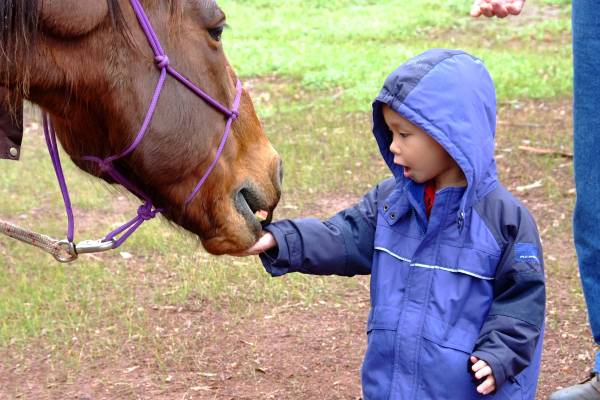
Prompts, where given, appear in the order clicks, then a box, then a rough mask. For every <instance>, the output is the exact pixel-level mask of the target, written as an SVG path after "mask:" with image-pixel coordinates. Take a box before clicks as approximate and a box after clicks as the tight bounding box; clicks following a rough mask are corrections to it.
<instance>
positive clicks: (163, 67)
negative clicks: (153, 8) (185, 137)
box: [43, 0, 242, 261]
mask: <svg viewBox="0 0 600 400" xmlns="http://www.w3.org/2000/svg"><path fill="white" fill-rule="evenodd" d="M130 3H131V7H132V8H133V11H134V12H135V15H136V17H137V20H138V22H139V24H140V26H141V28H142V30H143V31H144V34H145V35H146V38H147V40H148V43H149V44H150V47H151V48H152V52H153V53H154V62H155V64H156V67H157V68H158V69H159V70H160V77H159V78H158V83H157V85H156V89H155V90H154V95H153V96H152V101H151V102H150V106H149V107H148V112H147V113H146V117H145V118H144V121H143V123H142V126H141V127H140V130H139V131H138V133H137V135H136V137H135V140H134V141H133V142H132V143H131V145H130V146H129V147H128V148H127V149H125V150H124V151H123V152H122V153H120V154H118V155H113V156H110V157H107V158H104V159H102V158H99V157H96V156H85V157H83V158H82V159H83V160H86V161H93V162H95V163H97V164H98V165H99V166H100V168H101V170H102V171H103V172H105V173H107V174H108V175H109V176H111V177H112V178H113V179H114V180H115V182H117V183H119V184H121V185H122V186H123V187H125V188H126V189H127V190H129V191H130V192H131V193H133V194H134V195H136V196H137V197H138V198H140V199H141V200H143V201H144V204H142V205H141V206H140V207H139V208H138V212H137V215H136V216H135V217H134V218H132V219H131V220H130V221H129V222H127V223H125V224H124V225H122V226H121V227H119V228H117V229H115V230H114V231H112V232H110V233H109V234H108V235H106V237H104V239H101V240H99V241H85V242H81V243H79V244H77V245H75V244H74V243H73V239H74V230H75V222H74V218H73V208H72V206H71V199H70V197H69V191H68V189H67V183H66V180H65V177H64V173H63V170H62V166H61V162H60V156H59V152H58V145H57V142H56V132H55V131H54V127H53V126H52V123H51V121H50V118H49V117H48V115H47V114H46V113H43V124H44V136H45V138H46V144H47V146H48V152H49V153H50V158H51V159H52V165H53V166H54V171H55V172H56V177H57V179H58V183H59V185H60V189H61V192H62V196H63V201H64V203H65V210H66V213H67V219H68V228H67V240H68V243H65V244H67V245H69V247H70V252H71V255H72V256H73V258H72V259H70V260H67V261H72V260H74V259H75V258H76V257H77V254H80V253H93V252H98V251H106V250H110V249H116V248H117V247H119V246H121V245H122V244H123V243H124V242H125V240H127V238H128V237H129V236H131V234H133V232H135V231H136V230H137V229H138V228H139V227H140V225H141V224H142V223H143V222H144V221H147V220H150V219H152V218H154V217H155V216H156V214H158V213H160V212H162V211H163V209H161V208H156V207H155V206H154V205H153V204H152V200H151V199H150V197H149V196H148V195H146V194H145V193H144V192H143V191H142V190H140V189H139V188H138V187H137V186H136V185H134V184H133V183H132V182H131V181H129V180H128V179H126V178H125V177H124V176H123V175H122V174H121V173H119V171H117V170H116V169H115V167H114V166H113V162H115V161H116V160H119V159H121V158H123V157H126V156H128V155H130V154H131V153H132V152H133V151H134V150H135V149H136V148H137V146H138V145H139V144H140V142H141V141H142V139H143V138H144V135H145V134H146V132H147V130H148V127H149V125H150V123H151V121H152V117H153V116H154V111H155V110H156V105H157V103H158V99H159V97H160V94H161V92H162V89H163V86H164V83H165V80H166V77H167V74H169V75H171V76H172V77H173V78H175V79H176V80H178V81H179V82H181V83H182V84H183V85H184V86H185V87H187V88H188V89H189V90H191V91H192V92H193V93H194V94H196V95H197V96H198V97H200V98H201V99H202V100H204V101H205V102H206V103H208V104H209V105H210V106H212V107H213V108H215V109H216V110H218V111H219V112H221V113H223V114H224V115H225V117H226V118H227V123H226V124H225V131H224V133H223V137H222V138H221V142H220V144H219V147H218V148H217V152H216V154H215V157H214V159H213V161H212V163H211V164H210V166H209V167H208V169H207V170H206V171H205V172H204V175H203V176H202V178H201V179H200V180H199V181H198V183H197V184H196V186H195V187H194V189H193V190H192V191H191V193H190V194H189V196H188V197H187V199H186V201H185V205H184V207H186V208H187V206H188V205H189V204H190V203H191V202H192V200H193V199H194V198H195V197H196V195H197V194H198V192H199V191H200V189H201V188H202V185H203V184H204V182H206V179H207V178H208V176H209V175H210V174H211V172H212V171H213V169H214V168H215V166H216V165H217V162H218V160H219V158H220V156H221V153H222V152H223V148H224V147H225V143H226V142H227V138H228V137H229V133H230V132H231V124H232V123H233V121H234V120H236V119H237V117H238V116H239V113H238V108H239V105H240V99H241V95H242V84H241V82H240V81H239V80H238V81H237V83H236V95H235V99H234V101H233V106H232V108H231V110H230V109H228V108H227V107H225V106H223V105H221V104H220V103H219V102H217V101H216V100H214V99H213V98H212V97H210V96H209V95H208V94H206V93H205V92H204V91H203V90H202V89H200V88H198V87H197V86H196V85H194V84H193V83H192V82H191V81H190V80H189V79H187V78H186V77H184V76H183V75H181V74H180V73H179V72H177V71H176V70H175V69H174V68H173V67H171V66H170V64H169V57H168V56H167V55H166V54H165V52H164V50H163V48H162V46H161V45H160V41H159V40H158V37H157V36H156V33H155V32H154V29H153V28H152V25H151V24H150V20H149V19H148V17H147V15H146V13H145V11H144V8H143V7H142V5H141V4H140V2H139V0H130ZM119 235H121V236H120V237H118V238H117V236H119ZM61 261H64V260H61Z"/></svg>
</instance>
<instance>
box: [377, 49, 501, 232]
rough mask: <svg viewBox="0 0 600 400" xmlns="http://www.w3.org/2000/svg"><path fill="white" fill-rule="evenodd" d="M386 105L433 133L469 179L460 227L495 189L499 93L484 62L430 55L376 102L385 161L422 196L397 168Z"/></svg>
mask: <svg viewBox="0 0 600 400" xmlns="http://www.w3.org/2000/svg"><path fill="white" fill-rule="evenodd" d="M384 104H387V105H388V106H389V107H391V108H392V109H393V110H394V111H395V112H397V113H398V114H400V115H401V116H402V117H403V118H405V119H407V120H409V121H410V122H412V123H413V124H414V125H416V126H418V127H419V128H421V129H422V130H423V131H425V132H426V133H427V134H429V135H430V136H431V137H432V138H433V139H434V140H436V141H437V142H438V143H439V144H440V145H441V146H442V147H443V148H444V149H445V150H446V151H447V152H448V153H449V154H450V156H451V157H452V158H453V159H454V160H455V161H456V163H457V164H458V166H459V167H460V168H461V169H462V171H463V173H464V174H465V177H466V179H467V188H466V189H465V191H464V195H463V197H462V199H461V202H460V206H459V211H458V222H459V226H462V222H463V221H464V218H465V213H466V212H468V210H469V209H470V207H471V206H472V205H473V204H474V203H475V202H476V201H477V200H479V199H480V198H481V197H483V196H485V195H486V194H487V193H489V192H490V191H491V190H493V189H494V188H495V187H496V185H497V174H496V163H495V160H494V135H495V130H496V93H495V89H494V83H493V81H492V78H491V77H490V75H489V73H488V71H487V70H486V68H485V66H484V65H483V62H482V61H481V60H479V59H478V58H476V57H473V56H471V55H470V54H467V53H465V52H463V51H459V50H448V49H432V50H428V51H426V52H424V53H422V54H420V55H418V56H416V57H414V58H412V59H411V60H409V61H408V62H406V63H404V64H402V65H401V66H400V67H398V68H397V69H396V70H395V71H393V72H392V73H391V74H390V75H389V76H388V77H387V79H386V80H385V83H384V86H383V89H381V92H380V93H379V96H377V98H376V99H375V101H374V102H373V133H374V135H375V138H376V140H377V143H378V145H379V149H380V151H381V154H382V155H383V158H384V160H385V162H386V163H387V165H388V167H389V168H390V170H391V171H392V173H393V174H394V176H395V178H396V182H397V183H398V184H400V185H402V187H404V188H406V189H407V190H408V191H409V192H411V193H415V191H416V192H420V191H421V190H422V185H419V184H417V183H416V182H414V181H412V180H410V179H409V178H405V177H404V174H403V168H402V167H401V166H399V165H396V164H394V155H393V154H392V153H391V151H390V145H391V143H392V136H391V134H390V131H389V129H388V127H387V125H386V123H385V120H384V119H383V105H384Z"/></svg>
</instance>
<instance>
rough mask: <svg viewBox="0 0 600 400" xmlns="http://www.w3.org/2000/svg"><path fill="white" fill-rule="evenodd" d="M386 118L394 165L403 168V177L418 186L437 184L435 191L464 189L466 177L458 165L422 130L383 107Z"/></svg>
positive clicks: (385, 106) (388, 108)
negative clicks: (451, 187)
mask: <svg viewBox="0 0 600 400" xmlns="http://www.w3.org/2000/svg"><path fill="white" fill-rule="evenodd" d="M383 118H384V119H385V123H386V124H387V126H388V128H389V130H390V132H392V144H391V145H390V151H391V152H392V154H394V164H396V165H400V166H402V167H404V176H405V177H406V178H410V179H412V180H413V181H415V182H417V183H425V182H428V181H430V180H433V181H434V184H435V187H436V189H441V188H443V187H446V186H465V185H466V183H467V182H466V179H465V176H464V174H463V172H462V170H461V169H460V167H459V166H458V164H456V161H454V159H453V158H452V157H450V155H449V154H448V153H447V152H446V150H444V148H443V147H442V146H440V144H439V143H438V142H436V141H435V140H434V139H432V138H431V137H430V136H429V135H428V134H427V133H425V132H424V131H423V130H422V129H420V128H418V127H417V126H415V125H413V124H412V123H410V122H409V121H408V120H406V119H405V118H403V117H401V116H400V115H399V114H398V113H397V112H395V111H394V110H392V109H391V108H390V107H389V106H388V105H386V104H384V106H383Z"/></svg>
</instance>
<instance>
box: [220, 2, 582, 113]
mask: <svg viewBox="0 0 600 400" xmlns="http://www.w3.org/2000/svg"><path fill="white" fill-rule="evenodd" d="M469 3H470V2H468V1H465V0H446V1H435V0H428V1H421V0H411V1H402V2H399V1H391V0H387V1H377V2H375V1H351V0H339V1H329V2H315V1H310V2H302V1H291V2H286V3H285V4H283V3H281V2H278V1H274V0H273V1H258V2H257V1H248V2H239V1H223V2H221V6H222V8H223V9H224V10H226V12H227V14H228V18H229V23H230V25H231V26H232V29H231V30H230V31H229V32H227V33H226V35H225V44H226V49H227V53H228V55H229V57H230V59H231V61H232V63H233V65H234V66H235V67H236V68H237V70H238V71H239V72H240V73H241V75H243V76H268V75H275V76H278V77H281V78H288V79H293V80H297V81H298V82H300V83H301V85H302V86H303V87H305V88H307V89H308V90H330V91H332V92H335V93H338V92H340V91H341V92H342V95H341V97H342V100H343V101H342V107H343V108H344V109H345V111H357V110H365V109H367V107H368V104H369V102H370V101H371V100H372V99H373V98H374V96H375V95H376V94H377V92H378V89H379V87H380V85H381V83H382V82H383V80H384V79H385V77H386V76H387V74H388V73H389V72H391V71H392V70H393V69H395V68H396V67H397V66H398V65H399V64H400V63H402V62H404V61H406V60H407V59H408V58H410V57H412V56H414V55H417V54H418V53H420V52H422V51H424V50H426V49H427V48H431V47H451V48H461V49H464V50H466V51H468V52H471V53H472V54H474V55H476V56H479V57H481V58H482V59H483V60H484V61H485V62H486V64H487V65H488V67H489V69H490V71H491V74H492V76H493V77H494V79H495V80H496V82H498V88H497V90H498V97H499V98H500V99H501V100H502V99H514V98H522V97H528V98H548V97H555V96H561V95H566V94H568V93H569V92H570V90H571V84H570V82H571V68H570V62H571V55H570V47H569V46H567V44H568V41H569V40H570V33H569V32H570V19H569V15H570V7H569V5H568V3H565V2H556V1H554V2H548V1H547V2H545V4H544V3H540V2H533V1H532V2H530V3H529V4H528V5H527V7H528V8H526V11H528V12H529V13H531V14H532V15H524V16H522V17H520V18H522V19H526V20H527V22H523V21H522V20H519V19H518V18H510V19H506V20H501V21H489V20H477V21H474V20H473V19H472V18H471V17H469V15H468V10H469ZM540 41H543V46H540ZM540 77H541V78H542V79H540ZM324 101H326V100H325V99H324Z"/></svg>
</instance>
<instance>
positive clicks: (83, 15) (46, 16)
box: [40, 0, 108, 38]
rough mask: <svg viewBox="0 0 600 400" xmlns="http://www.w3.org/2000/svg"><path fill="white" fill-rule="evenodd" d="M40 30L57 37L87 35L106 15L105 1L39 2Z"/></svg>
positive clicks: (56, 0) (50, 0) (70, 0)
mask: <svg viewBox="0 0 600 400" xmlns="http://www.w3.org/2000/svg"><path fill="white" fill-rule="evenodd" d="M40 8H41V10H40V11H41V12H40V17H41V18H40V22H41V26H42V30H43V31H45V32H47V33H49V34H52V35H56V36H59V37H65V38H67V37H76V36H82V35H85V34H86V33H89V32H90V31H92V30H93V29H94V28H96V27H97V26H98V25H99V24H100V23H101V22H102V21H103V20H104V19H105V18H106V17H107V15H108V3H107V2H106V0H41V1H40Z"/></svg>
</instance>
